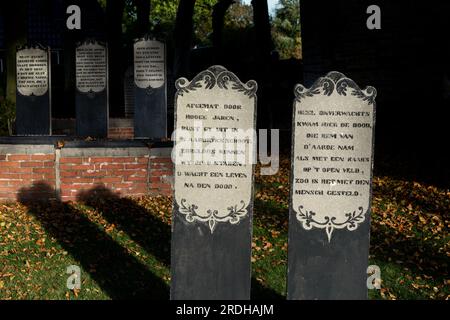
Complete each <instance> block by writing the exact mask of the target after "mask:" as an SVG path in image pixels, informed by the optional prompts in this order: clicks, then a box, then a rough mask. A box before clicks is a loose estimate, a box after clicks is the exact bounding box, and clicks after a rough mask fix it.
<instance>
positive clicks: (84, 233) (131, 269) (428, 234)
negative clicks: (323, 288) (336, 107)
mask: <svg viewBox="0 0 450 320" xmlns="http://www.w3.org/2000/svg"><path fill="white" fill-rule="evenodd" d="M288 168H289V163H288V161H286V160H285V161H282V167H281V170H280V171H279V173H278V174H277V175H275V176H264V177H261V176H259V175H257V176H256V194H255V211H254V231H253V242H252V247H253V250H252V252H253V256H252V262H253V275H252V276H253V279H252V281H253V282H252V285H253V288H252V298H254V299H261V298H269V299H285V291H286V262H287V227H288V194H289V185H288V173H289V169H288ZM104 192H105V193H107V191H104ZM109 196H110V197H97V198H96V199H91V198H89V197H85V201H84V202H83V204H73V203H68V204H61V203H58V202H55V203H51V204H49V203H47V204H40V205H39V204H28V205H24V204H18V203H12V204H1V205H0V299H118V298H146V299H149V298H150V299H168V297H169V286H170V223H171V206H172V204H171V201H172V199H171V198H168V197H142V198H139V199H128V198H122V199H121V198H117V197H113V196H112V195H111V194H109ZM449 215H450V191H449V190H444V189H439V188H438V187H435V186H432V185H426V184H420V183H417V182H412V181H402V180H399V179H393V178H390V177H385V176H377V177H375V178H374V197H373V206H372V231H371V248H370V261H369V262H370V264H375V265H378V266H379V267H380V268H381V278H382V285H381V290H369V297H370V298H371V299H448V298H449V297H450V278H449V276H448V262H449V251H450V250H449V240H450V237H449V232H448V230H449V223H450V222H449ZM70 265H76V266H79V267H80V268H81V290H69V289H67V288H66V281H67V278H68V277H69V275H68V274H66V270H67V267H68V266H70Z"/></svg>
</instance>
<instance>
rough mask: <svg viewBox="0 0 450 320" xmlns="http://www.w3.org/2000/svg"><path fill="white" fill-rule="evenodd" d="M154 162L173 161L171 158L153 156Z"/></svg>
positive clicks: (152, 160)
mask: <svg viewBox="0 0 450 320" xmlns="http://www.w3.org/2000/svg"><path fill="white" fill-rule="evenodd" d="M151 162H152V163H172V159H171V158H153V159H151Z"/></svg>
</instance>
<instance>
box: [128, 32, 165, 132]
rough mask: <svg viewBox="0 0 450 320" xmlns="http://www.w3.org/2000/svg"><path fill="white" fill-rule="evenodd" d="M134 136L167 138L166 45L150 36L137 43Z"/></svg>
mask: <svg viewBox="0 0 450 320" xmlns="http://www.w3.org/2000/svg"><path fill="white" fill-rule="evenodd" d="M134 83H135V107H134V136H135V137H136V138H149V139H160V138H166V137H167V76H166V47H165V44H164V43H163V42H161V41H157V40H152V39H149V38H148V37H144V38H141V39H138V40H136V41H135V43H134Z"/></svg>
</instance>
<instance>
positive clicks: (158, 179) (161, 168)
mask: <svg viewBox="0 0 450 320" xmlns="http://www.w3.org/2000/svg"><path fill="white" fill-rule="evenodd" d="M169 151H171V150H167V149H155V150H152V153H151V154H150V167H149V170H150V172H149V176H150V181H149V191H150V194H162V195H170V194H172V185H173V182H174V181H173V169H174V167H173V163H172V159H171V157H170V152H169Z"/></svg>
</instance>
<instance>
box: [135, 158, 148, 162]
mask: <svg viewBox="0 0 450 320" xmlns="http://www.w3.org/2000/svg"><path fill="white" fill-rule="evenodd" d="M136 162H137V163H148V157H145V158H142V157H141V158H137V159H136Z"/></svg>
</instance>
